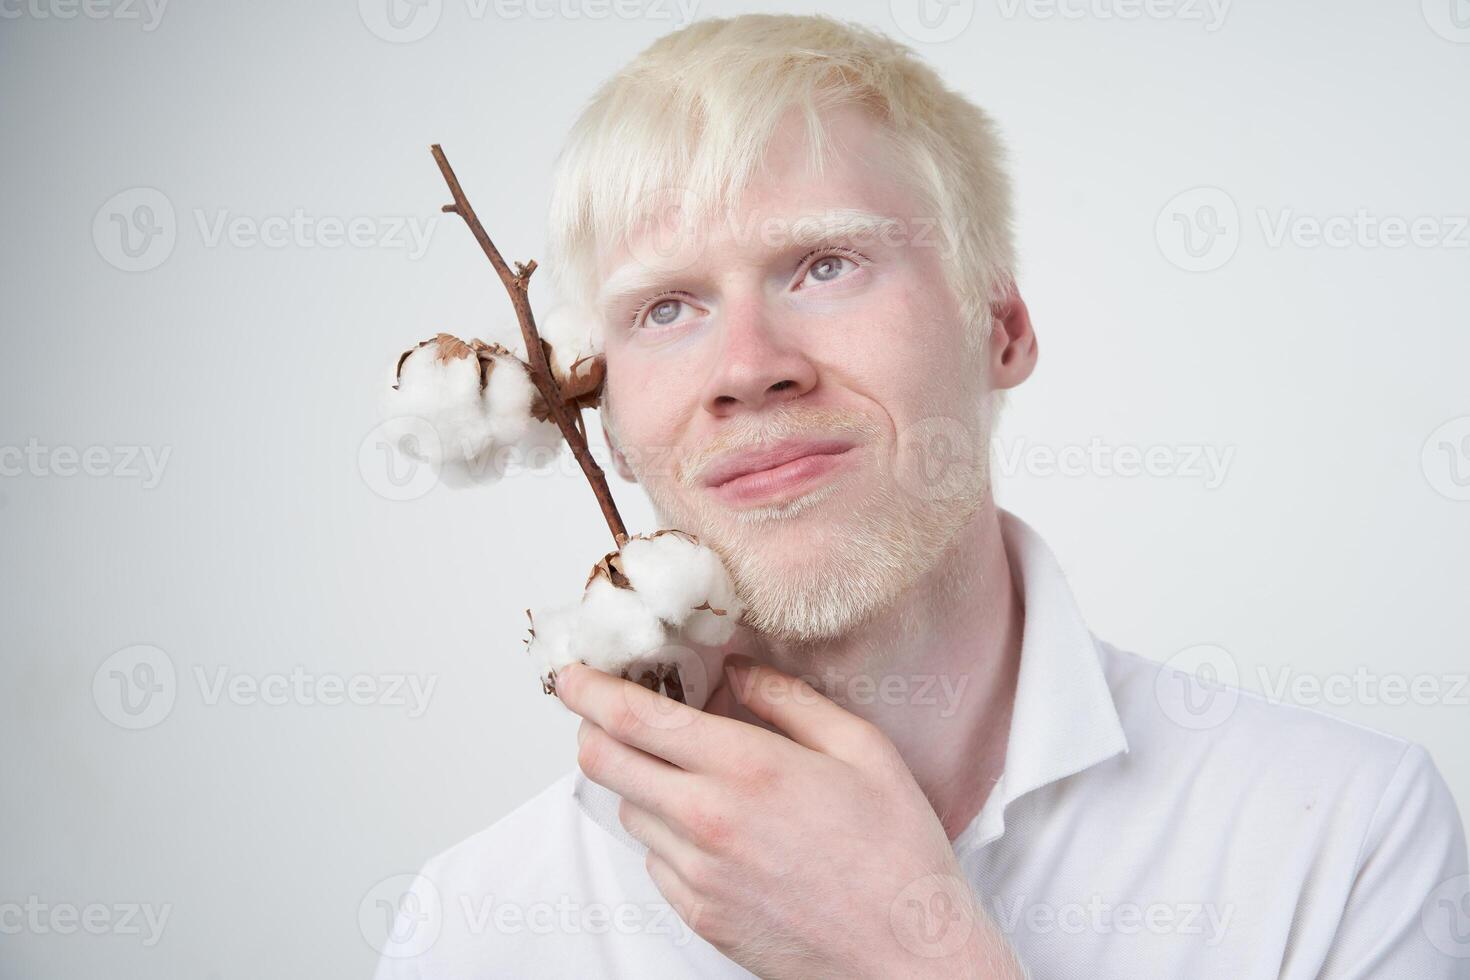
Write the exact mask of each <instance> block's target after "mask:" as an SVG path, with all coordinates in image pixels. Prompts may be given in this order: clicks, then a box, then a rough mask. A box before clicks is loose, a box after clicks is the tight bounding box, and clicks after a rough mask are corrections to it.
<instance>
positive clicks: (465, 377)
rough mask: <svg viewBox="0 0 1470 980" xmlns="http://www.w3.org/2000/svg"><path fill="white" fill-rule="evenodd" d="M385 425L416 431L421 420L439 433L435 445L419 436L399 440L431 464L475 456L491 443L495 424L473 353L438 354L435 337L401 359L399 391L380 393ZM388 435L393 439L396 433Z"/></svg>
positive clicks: (484, 450) (392, 390)
mask: <svg viewBox="0 0 1470 980" xmlns="http://www.w3.org/2000/svg"><path fill="white" fill-rule="evenodd" d="M383 415H384V416H385V417H386V418H387V420H388V423H389V428H390V430H392V429H393V428H394V427H395V425H397V426H398V427H401V428H403V429H404V431H405V432H414V431H417V429H416V427H417V426H419V425H420V423H414V422H413V421H412V420H414V419H422V420H424V421H425V422H428V423H429V425H431V426H433V428H434V431H435V432H436V433H437V434H438V436H439V438H438V445H437V446H436V445H434V444H433V441H432V440H430V441H428V442H426V441H425V440H422V439H416V440H407V441H405V442H403V443H402V445H403V446H404V450H405V451H406V452H409V453H411V454H414V455H417V456H418V457H419V458H420V459H424V460H426V461H428V462H431V463H440V462H444V461H445V460H452V459H459V460H468V459H474V458H475V457H476V456H479V455H480V454H481V453H484V452H486V451H487V450H488V449H490V447H491V446H492V445H493V444H494V442H495V431H496V426H495V423H494V421H493V420H492V419H491V417H490V416H489V415H488V414H487V413H486V411H485V407H484V402H483V400H482V399H481V397H480V363H479V361H478V360H477V359H476V358H474V357H473V356H471V357H451V358H450V359H449V360H447V361H445V360H442V359H441V358H440V357H439V342H438V341H437V340H435V341H431V342H430V343H428V344H425V345H424V346H423V347H419V348H416V349H415V350H414V351H413V353H411V354H409V355H408V358H407V359H406V360H405V361H404V362H403V367H402V370H401V371H400V372H399V374H398V387H397V389H393V388H389V389H388V391H387V392H386V393H385V394H384V396H383ZM390 436H393V437H394V441H395V442H397V441H398V440H397V438H396V433H394V432H392V431H390Z"/></svg>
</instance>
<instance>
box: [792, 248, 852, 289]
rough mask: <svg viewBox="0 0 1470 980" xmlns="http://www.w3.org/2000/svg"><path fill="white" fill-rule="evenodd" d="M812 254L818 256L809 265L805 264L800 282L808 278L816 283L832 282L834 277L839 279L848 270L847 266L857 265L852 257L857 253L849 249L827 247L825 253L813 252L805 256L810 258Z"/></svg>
mask: <svg viewBox="0 0 1470 980" xmlns="http://www.w3.org/2000/svg"><path fill="white" fill-rule="evenodd" d="M813 255H816V256H820V257H819V258H818V259H817V260H816V261H815V262H813V263H812V264H811V265H809V266H807V269H806V275H804V276H802V278H801V282H802V283H806V282H807V281H808V280H810V281H812V282H816V283H822V282H832V281H833V280H834V279H840V278H842V276H844V275H846V274H847V272H848V271H849V270H848V269H847V266H851V267H852V268H854V269H856V268H857V266H858V264H857V262H856V261H855V260H854V258H853V256H857V255H858V253H857V252H854V251H852V250H851V249H846V248H839V249H828V250H827V251H826V253H825V254H823V253H821V252H813V253H811V255H808V256H807V258H811V257H812V256H813Z"/></svg>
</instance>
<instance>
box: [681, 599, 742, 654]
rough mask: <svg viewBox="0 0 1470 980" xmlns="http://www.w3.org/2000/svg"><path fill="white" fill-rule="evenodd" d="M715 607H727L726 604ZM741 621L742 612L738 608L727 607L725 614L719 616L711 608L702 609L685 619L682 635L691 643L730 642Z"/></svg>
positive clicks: (709, 644) (715, 644) (716, 643)
mask: <svg viewBox="0 0 1470 980" xmlns="http://www.w3.org/2000/svg"><path fill="white" fill-rule="evenodd" d="M711 605H714V603H711ZM715 608H716V609H725V607H724V606H715ZM739 622H740V613H739V611H737V610H734V609H725V615H723V616H719V615H716V614H715V613H714V612H711V611H710V610H707V609H701V610H697V611H696V612H695V613H694V614H693V615H691V616H690V617H689V618H688V619H686V620H684V625H683V627H682V629H681V631H680V635H681V636H682V637H684V638H685V639H687V640H689V641H690V642H691V643H698V644H700V645H702V646H707V647H717V646H720V645H721V644H723V643H728V642H729V640H730V637H732V636H734V635H735V626H736V624H737V623H739Z"/></svg>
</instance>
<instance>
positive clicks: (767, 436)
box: [676, 408, 882, 488]
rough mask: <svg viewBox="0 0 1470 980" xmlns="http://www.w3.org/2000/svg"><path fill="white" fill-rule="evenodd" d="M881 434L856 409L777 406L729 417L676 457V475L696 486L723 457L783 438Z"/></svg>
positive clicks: (686, 484) (861, 438)
mask: <svg viewBox="0 0 1470 980" xmlns="http://www.w3.org/2000/svg"><path fill="white" fill-rule="evenodd" d="M881 433H882V428H881V427H880V426H879V425H878V423H877V422H876V421H875V420H874V419H872V418H870V417H868V416H866V415H862V414H860V413H857V412H845V411H839V410H836V409H819V408H814V409H796V408H779V409H776V410H774V411H771V412H764V413H761V414H758V415H742V416H739V417H737V418H735V419H732V420H730V422H729V423H728V424H727V425H726V427H725V428H724V430H723V431H722V432H721V433H720V434H719V435H718V436H716V437H715V438H714V439H712V440H710V442H709V443H707V444H705V445H704V446H702V447H700V448H699V449H697V450H695V451H693V452H690V453H688V454H686V455H685V456H684V457H683V458H681V459H680V460H679V463H678V467H677V470H678V472H677V473H676V476H677V478H678V482H679V485H680V486H682V487H685V488H692V487H696V486H699V485H700V484H701V482H702V478H703V476H704V474H705V472H706V471H707V470H709V468H710V467H711V466H713V465H714V464H715V463H716V462H717V461H718V460H720V459H721V458H723V457H724V456H726V455H728V454H730V453H733V452H740V451H741V450H746V449H761V448H763V447H766V446H769V445H771V444H773V443H777V442H781V441H782V440H786V439H798V438H802V437H810V438H823V437H830V436H833V435H839V434H841V435H851V436H855V437H857V440H856V441H858V442H862V441H864V440H865V439H871V438H874V437H877V436H878V435H880V434H881Z"/></svg>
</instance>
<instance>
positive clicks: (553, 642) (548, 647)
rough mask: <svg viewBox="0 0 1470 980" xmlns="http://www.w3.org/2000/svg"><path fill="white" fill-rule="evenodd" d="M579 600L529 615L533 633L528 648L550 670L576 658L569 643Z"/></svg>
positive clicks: (577, 613) (578, 615)
mask: <svg viewBox="0 0 1470 980" xmlns="http://www.w3.org/2000/svg"><path fill="white" fill-rule="evenodd" d="M581 611H582V606H581V603H578V602H573V603H571V604H569V605H565V606H557V607H555V608H553V609H545V610H542V611H541V612H539V613H536V614H535V615H534V616H533V617H532V619H531V624H532V629H533V630H534V631H535V634H536V635H535V636H533V637H531V643H530V646H529V647H528V648H527V649H528V650H529V652H530V653H531V654H532V656H535V657H537V658H538V659H540V661H541V662H542V664H543V665H545V666H546V667H547V668H550V669H551V670H556V669H558V668H560V667H565V666H566V665H567V664H569V663H571V662H572V661H573V660H576V659H578V658H577V654H576V651H575V649H574V648H573V646H572V641H573V638H574V637H575V635H576V632H577V623H578V620H579V618H580V616H581Z"/></svg>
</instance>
